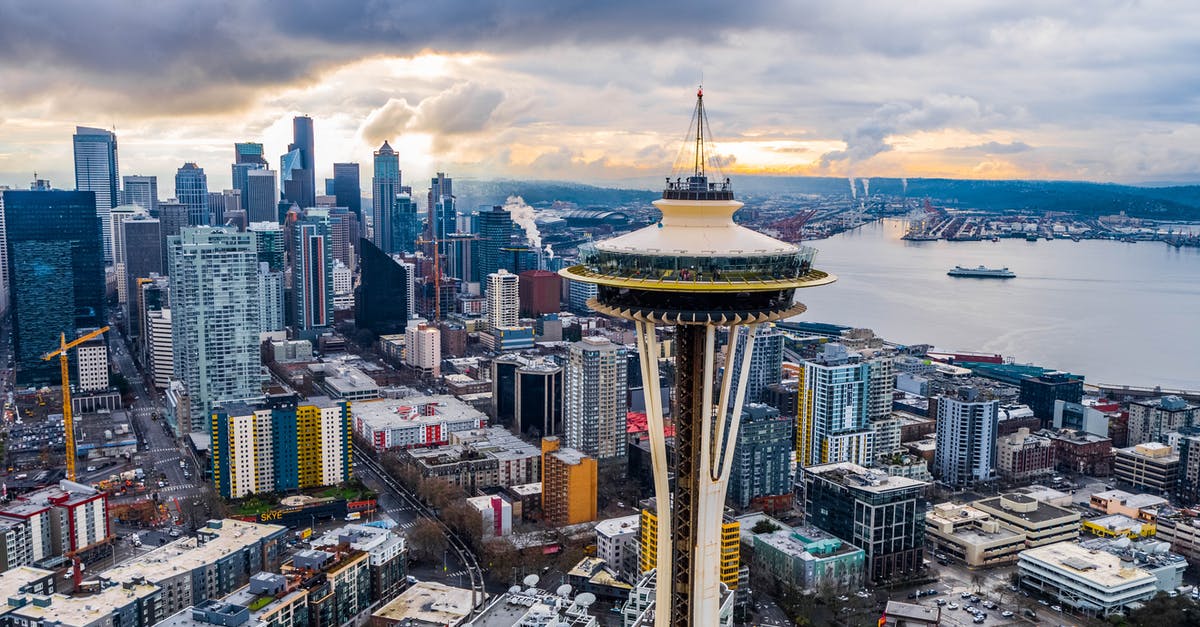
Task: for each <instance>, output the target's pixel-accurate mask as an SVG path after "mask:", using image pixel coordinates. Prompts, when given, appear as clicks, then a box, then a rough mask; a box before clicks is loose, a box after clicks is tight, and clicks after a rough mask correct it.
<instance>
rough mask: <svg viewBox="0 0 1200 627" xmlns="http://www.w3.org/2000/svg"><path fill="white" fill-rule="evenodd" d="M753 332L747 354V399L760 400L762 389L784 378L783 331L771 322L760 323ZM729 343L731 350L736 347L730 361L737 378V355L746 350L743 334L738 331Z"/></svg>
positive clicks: (753, 401) (739, 355) (739, 367)
mask: <svg viewBox="0 0 1200 627" xmlns="http://www.w3.org/2000/svg"><path fill="white" fill-rule="evenodd" d="M756 333H757V336H756V337H755V339H754V352H753V354H752V355H751V356H750V372H749V373H748V376H747V378H746V402H747V403H757V402H759V401H761V400H762V393H763V390H765V389H767V386H768V385H771V384H772V383H779V382H780V381H781V380H782V379H783V333H782V332H781V331H780V330H779V329H777V328H775V325H773V324H764V325H760V326H759V327H758V330H757V331H756ZM732 344H733V350H736V351H737V354H736V356H735V357H734V361H733V363H734V366H733V380H734V381H740V380H741V377H740V376H739V375H740V374H741V370H742V360H741V359H739V357H741V355H742V352H743V351H745V350H746V336H745V335H744V334H741V335H738V336H737V337H736V338H734V341H733V342H732ZM726 350H730V348H726ZM735 385H736V383H735Z"/></svg>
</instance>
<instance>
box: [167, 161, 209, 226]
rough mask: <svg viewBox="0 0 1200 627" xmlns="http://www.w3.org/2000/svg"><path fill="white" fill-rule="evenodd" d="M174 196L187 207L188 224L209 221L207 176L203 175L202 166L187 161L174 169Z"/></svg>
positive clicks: (199, 224) (200, 223)
mask: <svg viewBox="0 0 1200 627" xmlns="http://www.w3.org/2000/svg"><path fill="white" fill-rule="evenodd" d="M175 198H176V199H178V200H179V202H180V203H183V204H184V205H186V206H187V208H188V226H204V225H207V224H208V223H209V215H208V177H207V176H205V175H204V168H202V167H200V166H198V165H196V164H195V163H192V162H190V161H189V162H188V163H185V164H183V167H181V168H179V169H178V170H176V172H175Z"/></svg>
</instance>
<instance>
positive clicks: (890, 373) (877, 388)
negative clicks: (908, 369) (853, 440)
mask: <svg viewBox="0 0 1200 627" xmlns="http://www.w3.org/2000/svg"><path fill="white" fill-rule="evenodd" d="M867 365H868V366H869V370H868V372H867V375H868V377H867V419H869V420H870V421H871V422H875V421H877V420H888V419H889V418H891V416H892V395H893V394H894V393H895V391H896V364H895V359H894V358H893V357H891V356H888V355H876V356H874V357H871V358H870V359H869V360H867Z"/></svg>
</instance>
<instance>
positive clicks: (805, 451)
mask: <svg viewBox="0 0 1200 627" xmlns="http://www.w3.org/2000/svg"><path fill="white" fill-rule="evenodd" d="M870 376H871V375H870V365H869V364H868V363H864V362H863V361H862V359H861V355H859V354H858V353H853V352H850V351H848V350H847V349H846V347H845V346H843V345H841V344H826V345H825V349H824V352H822V353H821V354H820V355H818V356H817V357H816V358H815V359H813V360H809V361H805V362H804V363H803V364H801V367H800V372H799V384H800V407H799V411H798V415H797V416H796V429H797V432H796V462H797V463H798V464H799V465H800V466H813V465H816V464H831V463H836V462H853V463H855V464H858V465H860V466H865V465H868V464H870V463H871V459H872V456H873V455H874V450H873V441H874V432H873V431H872V429H871V423H870V420H869V419H868V417H867V406H868V398H869V394H868V382H869V380H870Z"/></svg>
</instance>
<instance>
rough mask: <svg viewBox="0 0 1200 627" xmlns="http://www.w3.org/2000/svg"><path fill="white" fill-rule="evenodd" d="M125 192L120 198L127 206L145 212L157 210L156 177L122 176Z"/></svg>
mask: <svg viewBox="0 0 1200 627" xmlns="http://www.w3.org/2000/svg"><path fill="white" fill-rule="evenodd" d="M121 180H122V181H123V182H124V187H125V190H124V192H123V193H122V196H123V197H124V199H125V204H127V205H137V206H139V207H141V208H142V209H145V210H146V211H154V210H155V209H158V177H157V176H140V175H136V174H135V175H131V176H123V177H121Z"/></svg>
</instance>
